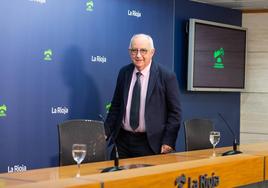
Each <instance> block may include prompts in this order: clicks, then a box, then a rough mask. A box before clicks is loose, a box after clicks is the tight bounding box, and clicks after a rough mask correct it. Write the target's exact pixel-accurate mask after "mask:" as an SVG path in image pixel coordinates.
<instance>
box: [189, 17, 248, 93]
mask: <svg viewBox="0 0 268 188" xmlns="http://www.w3.org/2000/svg"><path fill="white" fill-rule="evenodd" d="M188 39H189V40H188V42H189V43H188V79H187V90H188V91H227V92H228V91H233V92H240V91H243V90H244V89H245V65H246V54H247V47H246V41H247V29H246V28H242V27H238V26H233V25H227V24H222V23H216V22H211V21H205V20H198V19H190V20H189V38H188Z"/></svg>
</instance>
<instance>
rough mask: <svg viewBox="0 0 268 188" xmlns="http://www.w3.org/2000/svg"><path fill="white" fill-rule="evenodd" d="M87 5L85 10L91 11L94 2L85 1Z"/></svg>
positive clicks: (90, 0)
mask: <svg viewBox="0 0 268 188" xmlns="http://www.w3.org/2000/svg"><path fill="white" fill-rule="evenodd" d="M86 5H87V9H86V10H87V11H90V12H91V11H93V8H94V2H93V1H92V0H88V2H87V3H86Z"/></svg>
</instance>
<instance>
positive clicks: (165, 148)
mask: <svg viewBox="0 0 268 188" xmlns="http://www.w3.org/2000/svg"><path fill="white" fill-rule="evenodd" d="M172 151H173V148H172V147H170V146H169V145H166V144H163V145H162V146H161V153H170V152H172Z"/></svg>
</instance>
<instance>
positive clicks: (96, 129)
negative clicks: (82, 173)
mask: <svg viewBox="0 0 268 188" xmlns="http://www.w3.org/2000/svg"><path fill="white" fill-rule="evenodd" d="M58 130H59V145H60V165H61V166H63V165H71V164H76V162H75V161H74V160H73V157H72V145H73V144H87V154H86V157H85V159H84V161H83V163H87V162H97V161H103V160H106V155H107V152H106V140H105V133H104V125H103V122H101V121H94V120H82V119H79V120H69V121H65V122H63V123H61V124H59V125H58Z"/></svg>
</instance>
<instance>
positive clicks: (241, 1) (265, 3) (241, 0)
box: [191, 0, 268, 10]
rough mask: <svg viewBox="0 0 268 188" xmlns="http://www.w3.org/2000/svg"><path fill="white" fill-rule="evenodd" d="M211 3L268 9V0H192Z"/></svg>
mask: <svg viewBox="0 0 268 188" xmlns="http://www.w3.org/2000/svg"><path fill="white" fill-rule="evenodd" d="M191 1H195V2H200V3H206V4H210V5H215V6H220V7H226V8H231V9H240V10H264V9H268V0H191Z"/></svg>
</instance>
